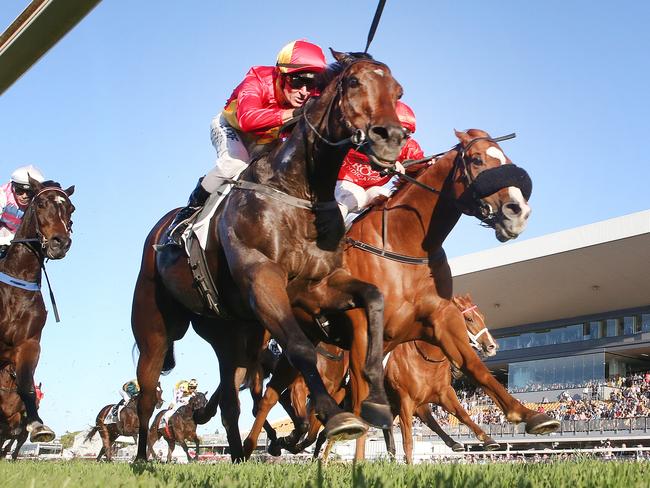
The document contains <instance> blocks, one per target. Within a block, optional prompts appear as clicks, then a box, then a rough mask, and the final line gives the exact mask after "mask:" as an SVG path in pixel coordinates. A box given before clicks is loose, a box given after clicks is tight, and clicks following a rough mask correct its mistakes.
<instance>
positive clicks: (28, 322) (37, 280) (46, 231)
mask: <svg viewBox="0 0 650 488" xmlns="http://www.w3.org/2000/svg"><path fill="white" fill-rule="evenodd" d="M29 184H30V186H31V188H32V189H33V190H34V193H35V195H34V197H33V199H32V201H31V203H30V204H29V206H28V207H27V210H25V215H24V216H23V220H22V223H21V225H20V227H19V228H18V231H17V232H16V236H15V237H14V239H13V241H12V244H11V246H9V249H8V251H7V255H6V256H5V258H4V259H2V260H0V273H2V274H3V275H5V276H8V277H9V279H8V280H4V281H2V282H0V360H3V361H8V362H11V363H12V364H14V365H15V367H16V385H17V388H18V394H19V395H20V398H21V399H22V401H23V402H24V404H25V409H26V412H27V419H26V422H27V430H28V431H29V432H30V440H31V441H32V442H50V441H52V440H53V439H54V437H55V434H54V432H53V431H52V429H50V428H49V427H47V426H46V425H43V421H42V420H41V418H40V417H39V416H38V407H37V405H36V393H35V391H34V371H35V370H36V366H37V365H38V358H39V355H40V352H41V345H40V341H41V332H42V331H43V327H44V326H45V320H46V318H47V311H46V310H45V304H44V303H43V296H42V295H41V291H40V284H41V269H42V268H43V261H44V260H45V258H48V259H62V258H63V257H65V255H66V253H67V252H68V250H69V249H70V245H71V244H72V239H71V238H70V234H71V233H72V220H71V216H72V212H74V205H72V203H71V202H70V195H72V193H73V192H74V186H71V187H70V188H68V189H67V190H62V189H61V187H60V185H59V184H58V183H54V182H44V183H43V184H41V183H39V182H38V181H36V180H34V179H32V178H29ZM6 281H11V282H13V283H14V284H7V283H6Z"/></svg>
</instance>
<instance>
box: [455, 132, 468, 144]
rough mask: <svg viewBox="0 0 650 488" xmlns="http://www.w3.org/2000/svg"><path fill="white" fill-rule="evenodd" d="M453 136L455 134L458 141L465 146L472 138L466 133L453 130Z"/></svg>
mask: <svg viewBox="0 0 650 488" xmlns="http://www.w3.org/2000/svg"><path fill="white" fill-rule="evenodd" d="M454 134H456V137H458V140H459V141H460V142H461V143H462V144H467V143H468V142H469V141H471V140H472V138H471V137H470V136H469V134H468V133H467V132H461V131H459V130H456V129H454Z"/></svg>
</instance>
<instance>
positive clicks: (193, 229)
mask: <svg viewBox="0 0 650 488" xmlns="http://www.w3.org/2000/svg"><path fill="white" fill-rule="evenodd" d="M233 179H236V178H233ZM230 190H232V185H228V186H226V187H225V189H224V190H223V193H220V192H217V191H215V192H214V193H212V194H211V195H210V197H209V198H208V201H207V202H205V205H204V206H203V209H202V210H201V211H200V212H199V214H198V215H197V217H196V220H195V221H194V222H193V223H191V224H190V225H188V226H187V228H186V229H185V231H184V232H183V242H187V239H188V237H189V236H190V235H191V234H192V233H194V235H196V238H197V240H198V241H199V245H200V246H201V249H203V250H204V251H205V247H206V243H207V242H208V231H209V230H210V220H211V219H212V216H213V215H214V213H215V212H216V211H217V208H219V204H220V203H221V202H222V201H223V200H224V199H225V198H226V195H228V193H230ZM185 250H186V251H187V253H188V255H189V249H188V246H187V244H186V245H185Z"/></svg>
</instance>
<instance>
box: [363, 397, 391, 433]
mask: <svg viewBox="0 0 650 488" xmlns="http://www.w3.org/2000/svg"><path fill="white" fill-rule="evenodd" d="M361 418H362V419H363V420H365V421H366V422H368V423H369V424H370V425H372V426H373V427H377V428H378V429H389V428H390V427H391V426H392V425H393V413H392V412H391V411H390V407H389V406H388V405H385V404H382V403H375V402H363V403H362V404H361Z"/></svg>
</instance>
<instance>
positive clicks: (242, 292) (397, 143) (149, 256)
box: [132, 53, 404, 460]
mask: <svg viewBox="0 0 650 488" xmlns="http://www.w3.org/2000/svg"><path fill="white" fill-rule="evenodd" d="M335 58H336V59H337V64H336V65H335V66H334V67H332V68H331V69H330V70H328V71H327V72H326V73H325V74H324V75H323V83H322V85H323V89H322V90H321V96H320V97H318V98H315V99H312V100H311V101H310V102H309V105H308V106H307V107H306V108H305V111H304V112H303V116H302V118H301V119H300V121H299V122H298V124H297V126H296V127H295V128H294V129H293V132H292V134H291V136H290V137H289V138H288V139H287V140H286V141H285V142H283V143H282V144H280V145H278V146H277V147H276V148H275V149H274V150H273V151H272V152H271V153H270V154H269V155H267V156H265V157H262V158H260V159H258V160H257V161H256V162H255V163H254V164H251V165H250V166H249V168H248V169H247V170H246V171H245V172H244V173H243V174H242V176H241V178H240V181H244V182H245V183H246V184H247V186H246V188H235V190H236V191H232V192H231V193H230V194H229V195H228V198H227V199H226V200H225V201H224V204H223V206H222V207H221V208H220V210H219V211H218V212H217V213H216V215H215V216H214V217H213V219H212V223H211V227H210V236H209V238H208V244H207V250H206V259H207V263H208V266H209V268H210V272H211V276H212V278H213V280H214V281H215V283H216V287H217V290H218V292H219V295H220V297H221V298H222V305H223V304H224V303H227V304H228V306H227V314H228V316H229V317H230V318H231V319H232V318H234V319H235V320H227V319H225V318H224V317H223V316H221V317H216V316H215V315H214V311H213V310H211V309H210V307H209V305H208V304H207V303H206V301H205V300H204V299H203V298H202V296H201V295H200V294H199V292H198V291H197V287H196V286H194V283H193V276H192V273H191V271H190V268H189V266H188V264H187V258H186V256H185V254H184V253H183V252H182V250H180V249H178V248H177V247H175V246H162V247H159V248H158V250H157V251H154V248H153V246H154V245H155V244H162V243H164V242H166V240H167V233H166V230H167V226H168V225H169V222H170V221H171V219H172V217H173V215H174V213H173V212H170V213H169V214H168V215H167V216H165V217H164V218H163V219H162V220H161V221H159V222H158V224H156V226H155V227H154V229H153V230H152V231H151V233H150V234H149V236H148V237H147V240H146V242H145V248H144V254H143V261H142V266H141V269H140V274H139V276H138V281H137V283H136V289H135V293H134V301H133V313H132V329H133V333H134V337H135V339H136V344H137V346H138V348H139V350H140V357H139V361H138V382H139V384H140V386H141V389H142V390H141V391H142V393H141V395H142V399H141V402H140V404H139V407H138V415H139V418H140V432H141V436H140V441H139V446H138V456H137V459H140V460H144V459H146V428H147V427H146V426H147V424H148V422H149V419H150V417H151V412H152V411H153V388H154V386H155V384H156V382H157V380H158V377H159V374H160V372H161V370H169V369H171V367H172V365H173V348H172V344H173V341H175V340H177V339H180V338H181V337H183V335H184V334H185V332H186V331H187V329H188V327H189V324H190V322H191V323H192V325H193V326H194V328H195V330H196V331H197V333H198V334H199V335H201V337H203V338H204V339H206V340H207V341H208V342H209V343H210V344H211V345H212V346H213V348H214V349H215V352H216V353H217V356H218V358H219V367H220V374H221V386H220V388H221V391H220V400H219V406H220V407H221V410H222V419H223V420H224V427H225V428H226V432H227V435H228V442H229V444H230V446H231V457H232V458H233V460H239V459H242V458H243V451H242V449H241V439H240V437H239V429H238V426H237V420H238V416H239V402H238V399H237V394H238V386H239V384H241V382H240V381H235V379H234V377H235V375H236V374H237V371H238V370H240V369H241V368H242V367H249V366H250V365H251V363H253V364H254V363H255V362H256V361H257V358H256V354H258V353H259V351H260V350H261V345H262V336H263V334H262V332H261V331H262V328H261V327H260V326H259V324H262V326H263V327H264V328H265V329H267V330H268V331H269V332H270V333H271V335H272V336H273V337H274V338H276V339H277V340H278V342H279V343H280V344H281V345H282V347H283V349H284V351H285V354H286V355H287V356H288V358H289V360H290V362H291V364H293V365H294V366H295V367H296V368H297V370H299V371H300V373H301V374H302V375H303V377H304V378H305V380H306V382H307V384H308V386H309V389H310V391H311V395H312V401H313V404H314V406H315V409H316V412H317V415H318V416H319V418H320V419H321V420H322V421H323V422H324V423H325V425H326V429H327V432H328V434H329V435H332V436H345V437H350V438H352V437H357V436H358V435H360V434H362V433H363V432H365V431H366V430H367V425H366V424H365V422H363V421H361V420H360V419H358V418H357V417H356V416H354V415H352V414H350V413H348V412H344V411H343V410H342V409H340V408H339V407H338V405H337V404H336V402H335V401H334V400H333V399H332V398H331V396H329V395H328V394H327V391H326V388H325V386H324V385H323V382H322V380H321V378H320V376H319V374H318V370H317V368H316V353H315V349H314V346H313V342H314V339H312V338H311V337H308V336H306V335H305V332H304V331H303V329H302V328H301V327H300V325H299V324H298V322H297V321H296V319H295V318H294V315H293V312H292V309H291V307H292V306H300V307H302V308H304V309H305V310H306V311H307V312H306V313H308V314H310V315H314V314H316V313H320V312H321V310H341V309H347V308H350V307H363V309H364V310H361V312H360V313H361V315H362V316H363V318H364V320H363V324H362V325H359V327H360V328H361V329H362V330H361V331H353V332H355V333H359V334H361V335H362V336H363V337H370V339H367V340H366V341H365V343H364V344H363V347H359V348H357V351H356V355H355V358H356V360H355V362H354V364H353V366H352V371H353V375H355V376H356V377H357V378H359V382H360V383H363V384H364V385H366V386H367V388H366V391H367V395H365V396H364V397H363V398H362V400H363V403H362V404H361V408H360V409H359V410H360V413H361V414H362V416H363V417H364V419H366V420H367V421H369V422H371V423H373V424H375V425H379V426H384V425H386V422H388V421H390V409H389V407H388V405H387V399H386V395H385V392H384V390H383V381H382V371H381V329H382V324H383V301H382V298H381V294H379V293H378V291H377V288H376V287H375V286H371V285H368V284H367V283H365V282H362V281H360V280H358V279H355V278H352V277H351V276H350V275H349V273H346V272H345V271H343V270H341V268H340V265H341V262H342V259H341V258H342V256H341V253H342V247H341V245H340V239H341V237H342V235H343V232H344V227H343V221H342V218H341V215H340V212H339V210H338V205H337V204H336V203H335V201H334V185H335V183H336V177H337V175H338V171H339V168H340V165H341V163H342V161H343V158H344V156H345V154H346V153H347V152H348V150H349V149H350V148H351V147H352V146H353V143H355V142H356V143H361V142H362V143H363V144H361V149H362V150H364V151H366V152H367V153H368V154H369V155H370V157H371V160H373V161H374V162H375V163H380V164H382V165H384V166H387V165H389V163H387V162H388V161H391V162H392V161H394V160H395V158H396V157H397V155H398V153H399V150H400V148H401V145H402V144H403V140H404V133H403V130H402V128H401V125H400V123H399V119H398V118H397V114H396V113H395V102H396V101H397V98H398V97H399V96H400V95H401V91H402V89H401V87H400V86H399V84H398V83H397V82H396V81H395V79H394V78H393V77H392V75H391V73H390V70H389V69H388V67H387V66H385V65H384V64H382V63H378V62H376V61H373V60H371V59H358V58H350V57H347V56H345V55H342V54H340V53H335ZM251 188H252V189H254V190H255V191H250V190H251ZM308 329H311V330H312V333H316V332H315V329H314V326H313V324H310V325H309V326H308ZM343 334H345V335H347V336H349V335H351V334H352V333H351V331H350V330H346V331H344V333H343ZM240 353H241V354H240ZM247 353H250V354H248V357H249V358H250V359H249V360H241V359H240V358H241V357H245V356H246V355H247Z"/></svg>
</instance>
